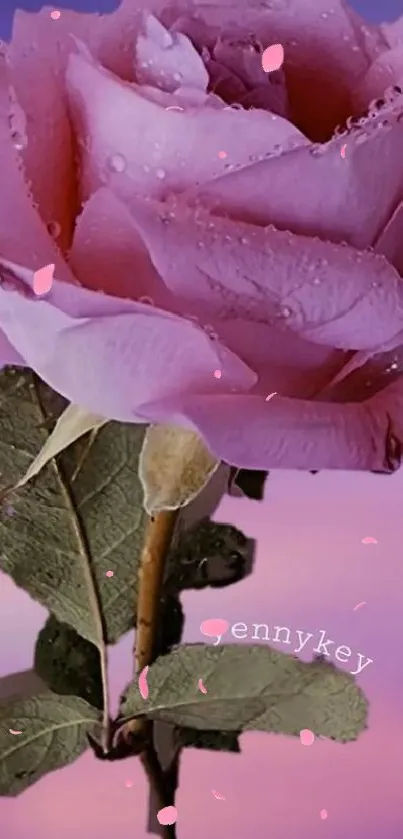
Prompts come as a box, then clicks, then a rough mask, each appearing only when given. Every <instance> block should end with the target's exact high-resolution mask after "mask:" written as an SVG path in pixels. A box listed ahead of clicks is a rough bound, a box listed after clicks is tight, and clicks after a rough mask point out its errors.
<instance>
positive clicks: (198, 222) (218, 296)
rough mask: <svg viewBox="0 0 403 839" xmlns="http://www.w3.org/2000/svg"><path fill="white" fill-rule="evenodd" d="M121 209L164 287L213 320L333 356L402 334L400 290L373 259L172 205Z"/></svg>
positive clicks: (135, 204)
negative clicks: (243, 323)
mask: <svg viewBox="0 0 403 839" xmlns="http://www.w3.org/2000/svg"><path fill="white" fill-rule="evenodd" d="M129 206H130V209H131V212H132V215H133V218H134V221H135V223H136V225H137V227H138V230H139V232H140V234H141V236H142V238H143V240H144V242H145V244H146V246H147V248H148V251H149V254H150V257H151V259H152V262H153V264H154V265H155V267H156V268H157V270H158V272H159V274H160V276H161V277H162V278H163V280H164V281H165V283H166V284H167V286H168V287H169V288H170V289H171V290H172V291H173V292H174V293H175V294H177V295H178V296H180V297H181V298H183V299H184V300H188V301H190V302H195V303H197V304H198V305H199V306H204V307H205V308H206V310H207V311H208V312H209V313H210V314H212V315H213V316H215V317H216V318H218V319H219V320H225V319H228V318H233V317H234V314H236V315H238V316H241V317H243V318H245V319H247V320H249V321H251V322H257V323H262V322H263V323H268V324H269V325H272V326H277V328H283V329H291V330H292V331H295V332H296V333H297V334H298V335H300V336H301V337H303V338H305V339H306V340H310V341H314V342H315V343H319V344H326V345H328V346H333V347H337V348H339V349H372V348H374V349H376V348H378V347H379V346H381V345H383V344H384V343H386V342H388V341H390V340H391V339H392V338H393V336H395V335H396V334H397V333H399V332H400V330H401V329H402V327H403V284H402V282H401V280H400V277H399V276H398V274H397V272H396V271H395V269H394V268H393V266H391V265H390V264H389V263H388V262H387V260H386V259H385V258H384V257H383V256H381V255H378V254H374V253H373V252H371V251H363V252H358V251H356V250H355V249H354V248H350V247H348V246H342V245H337V244H333V243H331V242H322V241H321V240H319V239H310V238H308V237H303V236H295V235H293V234H291V233H288V232H284V231H279V230H276V229H274V228H266V229H262V228H260V227H254V226H253V225H247V224H241V223H237V222H234V221H232V220H229V219H224V218H218V217H214V216H210V215H208V214H205V215H204V216H203V217H202V216H200V215H198V214H197V211H196V212H195V211H194V209H193V208H191V207H187V206H186V205H185V204H184V203H183V202H180V201H178V202H177V203H176V206H175V207H174V205H173V203H172V202H170V204H169V205H163V204H160V203H157V202H145V201H140V200H136V201H131V202H130V204H129ZM315 281H316V282H315Z"/></svg>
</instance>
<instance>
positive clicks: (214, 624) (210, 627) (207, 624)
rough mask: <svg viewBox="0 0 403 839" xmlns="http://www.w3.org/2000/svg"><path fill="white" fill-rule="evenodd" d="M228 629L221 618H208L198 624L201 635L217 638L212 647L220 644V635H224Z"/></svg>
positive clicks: (225, 622)
mask: <svg viewBox="0 0 403 839" xmlns="http://www.w3.org/2000/svg"><path fill="white" fill-rule="evenodd" d="M228 627H229V623H228V621H226V620H223V618H208V620H205V621H203V622H202V623H201V624H200V632H201V633H202V635H207V637H208V638H213V637H214V635H216V636H217V639H218V640H217V641H215V644H214V646H217V644H219V643H220V641H221V637H222V635H224V634H225V633H226V631H227V629H228Z"/></svg>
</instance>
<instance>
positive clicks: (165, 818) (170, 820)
mask: <svg viewBox="0 0 403 839" xmlns="http://www.w3.org/2000/svg"><path fill="white" fill-rule="evenodd" d="M177 818H178V811H177V809H176V807H163V808H162V810H159V811H158V813H157V819H158V821H159V823H160V824H175V822H176V820H177Z"/></svg>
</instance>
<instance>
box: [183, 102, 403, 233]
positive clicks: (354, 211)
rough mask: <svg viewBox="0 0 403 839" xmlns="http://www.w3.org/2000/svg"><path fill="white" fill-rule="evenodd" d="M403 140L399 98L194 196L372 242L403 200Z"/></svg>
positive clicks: (252, 216) (268, 220)
mask: <svg viewBox="0 0 403 839" xmlns="http://www.w3.org/2000/svg"><path fill="white" fill-rule="evenodd" d="M344 144H346V151H345V158H342V156H341V147H342V146H343V145H344ZM402 146H403V98H402V97H398V99H397V101H396V103H395V104H394V105H390V106H387V107H385V108H384V109H383V110H382V111H381V112H380V113H379V115H378V116H377V117H375V118H368V119H367V121H366V122H364V123H363V125H362V126H360V127H355V128H354V127H353V128H352V129H351V130H350V131H348V132H346V133H345V134H344V135H342V136H341V137H339V138H334V139H333V140H332V141H331V142H330V143H328V144H326V145H325V146H322V147H321V148H317V149H314V148H311V147H309V148H305V147H301V148H298V149H295V150H294V151H290V152H288V153H286V154H281V155H280V156H277V157H272V158H269V159H268V160H264V161H259V162H257V163H254V164H253V165H251V166H248V167H244V168H243V169H241V170H239V171H237V172H229V173H228V174H227V175H226V176H225V177H221V178H217V179H216V180H215V181H214V182H212V183H210V184H207V185H206V186H202V187H200V188H199V189H196V190H190V191H189V200H190V199H191V200H192V201H194V202H195V203H197V202H200V201H201V202H203V203H204V204H206V205H207V206H209V207H211V208H214V210H215V211H216V212H220V213H228V214H229V215H230V216H231V217H232V218H238V219H241V220H244V221H251V222H254V223H255V224H260V225H266V224H275V225H276V227H279V228H282V229H286V230H292V231H294V232H295V233H302V234H305V235H312V236H321V237H322V238H324V239H329V240H330V241H333V242H340V241H343V240H344V241H346V242H348V243H349V244H351V245H354V246H355V247H360V248H361V247H368V246H369V245H372V244H373V243H374V241H375V240H376V238H377V237H378V236H379V234H380V232H381V230H383V228H384V226H385V224H386V222H387V220H388V219H389V218H390V215H391V213H392V212H393V210H394V208H395V207H396V204H397V202H398V201H399V200H400V196H401V194H402V190H403V155H402V153H401V150H402ZM358 219H359V223H358V221H357V220H358Z"/></svg>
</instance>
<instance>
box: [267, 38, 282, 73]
mask: <svg viewBox="0 0 403 839" xmlns="http://www.w3.org/2000/svg"><path fill="white" fill-rule="evenodd" d="M283 61H284V48H283V47H282V45H281V44H272V45H271V46H270V47H267V48H266V49H265V50H264V52H263V54H262V67H263V70H264V72H265V73H272V72H273V71H274V70H279V69H280V67H281V65H282V63H283Z"/></svg>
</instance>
